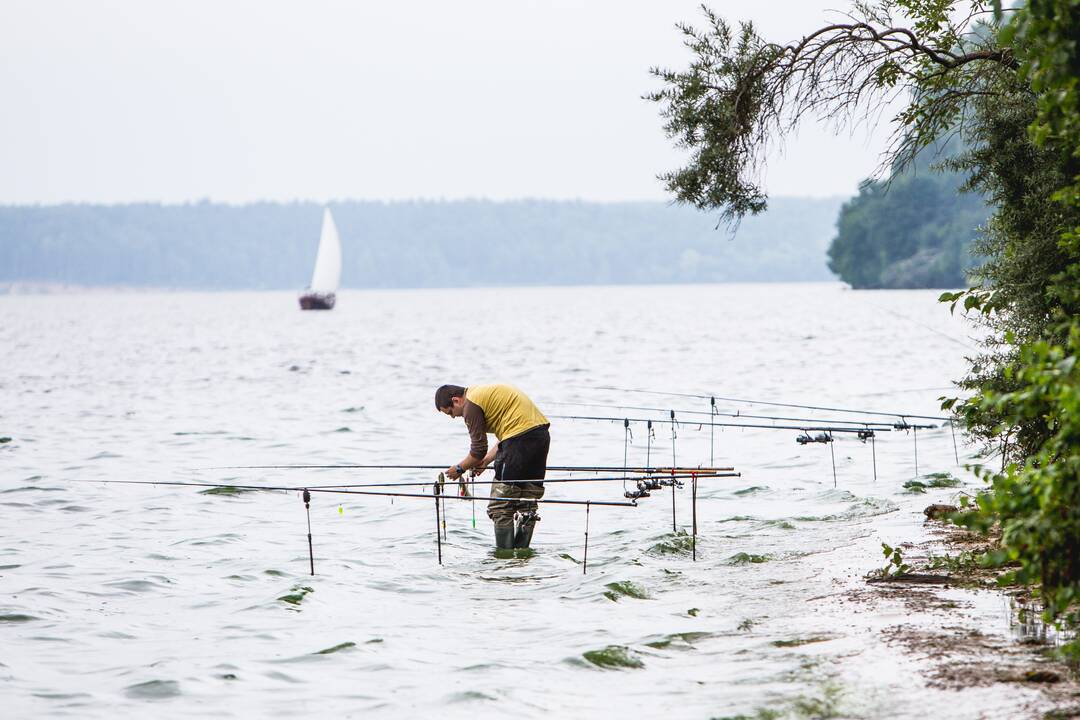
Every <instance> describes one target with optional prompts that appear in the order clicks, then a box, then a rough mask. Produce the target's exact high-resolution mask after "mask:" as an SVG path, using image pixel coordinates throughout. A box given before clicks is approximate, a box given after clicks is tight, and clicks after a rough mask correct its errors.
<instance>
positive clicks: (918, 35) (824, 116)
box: [648, 0, 1018, 220]
mask: <svg viewBox="0 0 1080 720" xmlns="http://www.w3.org/2000/svg"><path fill="white" fill-rule="evenodd" d="M956 5H957V3H955V2H953V1H952V0H882V1H881V2H878V3H876V4H869V3H858V4H856V5H855V7H854V9H853V11H852V12H851V13H850V14H849V15H847V16H846V17H845V18H844V19H845V21H844V22H837V23H832V24H829V25H826V26H824V27H822V28H819V29H817V30H815V31H814V32H811V33H810V34H808V35H806V36H805V37H803V38H802V39H801V40H799V41H797V42H793V43H788V44H777V43H772V42H768V41H766V40H765V39H764V38H762V37H761V36H760V35H758V33H757V32H756V31H755V29H754V27H753V25H752V24H750V23H742V24H740V25H739V30H738V32H735V31H733V30H732V28H731V26H730V25H729V24H728V23H727V22H726V21H725V20H723V19H722V18H721V17H720V16H719V15H717V14H716V13H715V12H713V11H712V10H710V9H709V8H707V7H704V6H703V7H702V11H703V13H704V15H705V18H706V20H707V22H708V24H707V26H706V27H705V29H703V30H698V29H697V28H695V27H693V26H691V25H688V24H684V25H680V26H679V27H680V30H681V32H682V34H683V37H684V44H685V45H686V47H687V48H688V49H689V50H690V52H691V54H692V60H691V62H690V65H689V67H688V68H686V69H684V70H670V69H662V68H656V69H654V70H653V74H654V75H655V76H656V77H658V78H659V79H660V80H661V81H662V82H663V85H664V86H663V87H662V88H661V89H660V90H658V91H656V92H654V93H652V94H650V95H649V96H648V98H649V99H651V100H653V101H655V102H657V103H659V104H660V105H661V115H662V116H663V118H664V121H665V124H664V129H665V131H666V132H667V134H668V136H669V137H670V138H671V139H673V140H674V141H675V143H676V144H677V145H678V146H680V147H682V148H685V149H686V150H687V151H688V152H689V153H690V158H689V162H688V163H687V164H686V165H685V166H684V167H682V168H680V169H677V170H674V171H672V172H669V173H667V174H665V175H663V176H661V177H662V179H663V180H664V182H665V184H666V186H667V189H668V190H669V191H670V192H671V193H672V194H673V195H674V196H675V197H676V199H677V200H679V201H680V202H685V203H689V204H692V205H694V206H696V207H698V208H700V209H709V210H717V211H719V212H720V214H721V217H722V218H723V219H725V220H738V219H740V218H742V217H743V216H745V215H747V214H754V213H758V212H761V211H762V210H763V209H764V208H765V207H766V195H765V192H764V190H763V189H762V187H761V181H760V177H761V172H762V170H763V162H764V160H765V157H766V155H767V150H768V147H769V145H770V144H771V143H773V142H778V141H780V140H782V139H783V138H784V137H785V136H786V135H788V134H790V133H791V132H792V131H794V130H795V129H796V128H797V127H798V126H799V124H800V122H801V121H802V120H804V119H807V118H816V119H819V120H824V121H826V122H830V123H832V124H834V125H835V126H836V127H837V128H838V129H839V128H842V127H845V126H849V125H857V124H859V123H862V122H867V121H873V120H875V119H877V118H878V117H879V116H880V114H881V112H883V109H884V108H885V107H886V106H887V105H888V104H889V103H890V102H891V101H892V100H894V99H896V98H908V99H909V100H910V102H909V103H908V104H907V106H906V107H905V108H904V109H903V110H902V111H901V112H900V114H899V115H898V116H897V117H896V118H894V120H895V121H896V122H895V124H894V127H895V133H894V135H893V142H892V144H891V146H890V148H889V151H888V152H887V153H886V159H887V161H886V163H885V167H889V166H892V167H894V168H897V169H900V168H903V167H904V166H905V165H906V164H907V163H908V162H909V161H911V160H912V159H913V158H914V157H915V155H916V154H917V153H918V152H919V151H920V150H921V149H922V148H924V147H926V146H927V145H929V144H930V143H932V142H934V141H935V140H937V139H939V138H940V137H941V136H942V135H943V134H945V133H947V132H949V131H950V129H953V128H959V127H962V126H963V122H964V120H965V117H966V113H967V109H968V102H969V101H970V100H971V99H972V98H974V97H978V96H980V95H982V94H985V93H987V92H989V91H988V90H987V83H986V80H987V78H988V77H992V76H994V75H996V74H998V73H1015V71H1016V68H1017V67H1018V64H1017V61H1016V59H1015V58H1014V57H1013V54H1012V51H1011V49H1010V48H1008V47H1001V46H998V45H997V44H996V42H995V40H996V37H995V36H994V35H993V34H988V33H979V32H974V30H975V26H976V23H978V21H979V20H980V19H984V18H987V17H989V15H990V14H991V12H990V10H988V9H987V8H986V7H984V5H983V4H982V3H981V2H972V3H970V5H969V6H968V7H969V12H968V13H967V14H966V15H964V16H963V17H962V18H960V19H954V12H953V11H954V10H955V6H956ZM905 15H906V16H909V17H910V18H911V22H910V25H905V24H904V22H903V21H902V20H901V19H900V18H901V17H902V16H905Z"/></svg>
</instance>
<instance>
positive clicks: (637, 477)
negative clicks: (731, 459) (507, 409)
mask: <svg viewBox="0 0 1080 720" xmlns="http://www.w3.org/2000/svg"><path fill="white" fill-rule="evenodd" d="M718 477H742V473H738V472H687V473H662V474H661V473H657V474H653V475H635V476H634V477H632V478H626V477H601V478H534V479H531V480H522V479H517V480H475V479H469V480H467V481H464V482H470V483H472V484H474V485H496V484H498V483H502V484H504V485H526V484H530V483H590V482H626V481H627V480H646V481H652V480H672V479H678V480H689V479H693V478H718ZM446 482H447V483H455V482H456V483H458V484H460V483H461V482H462V481H457V480H447V481H446ZM430 484H431V481H430V480H426V481H411V482H382V483H348V484H340V485H305V486H304V487H306V488H308V489H309V490H317V489H322V488H366V487H426V486H428V485H430ZM230 487H236V486H235V485H232V486H230Z"/></svg>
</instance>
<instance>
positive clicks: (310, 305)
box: [300, 293, 337, 310]
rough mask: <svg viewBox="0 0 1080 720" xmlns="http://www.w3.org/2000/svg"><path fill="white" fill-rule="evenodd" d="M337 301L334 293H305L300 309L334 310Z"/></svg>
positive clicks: (302, 296)
mask: <svg viewBox="0 0 1080 720" xmlns="http://www.w3.org/2000/svg"><path fill="white" fill-rule="evenodd" d="M336 300H337V297H336V296H335V295H334V293H304V294H303V295H301V296H300V309H301V310H333V309H334V302H335V301H336Z"/></svg>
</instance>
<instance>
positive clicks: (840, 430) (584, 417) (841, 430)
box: [548, 415, 892, 433]
mask: <svg viewBox="0 0 1080 720" xmlns="http://www.w3.org/2000/svg"><path fill="white" fill-rule="evenodd" d="M548 417H552V418H558V419H560V420H597V421H608V422H624V421H629V422H641V423H655V424H659V425H668V424H672V425H697V426H698V427H737V428H753V429H758V430H803V431H808V430H813V431H815V432H838V433H861V432H865V430H864V429H863V428H856V427H850V428H847V427H845V428H838V427H832V426H806V425H757V424H750V423H730V422H716V421H713V422H693V421H692V422H688V423H683V422H680V421H679V420H676V419H674V418H672V419H669V420H654V419H649V418H621V417H607V416H602V415H549V416H548ZM874 430H875V431H878V432H891V430H892V427H880V428H874Z"/></svg>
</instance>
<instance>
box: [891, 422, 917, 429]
mask: <svg viewBox="0 0 1080 720" xmlns="http://www.w3.org/2000/svg"><path fill="white" fill-rule="evenodd" d="M913 427H914V426H913V425H912V424H911V423H909V422H908V421H907V420H901V421H899V422H895V423H893V430H911V429H912V428H913Z"/></svg>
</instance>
